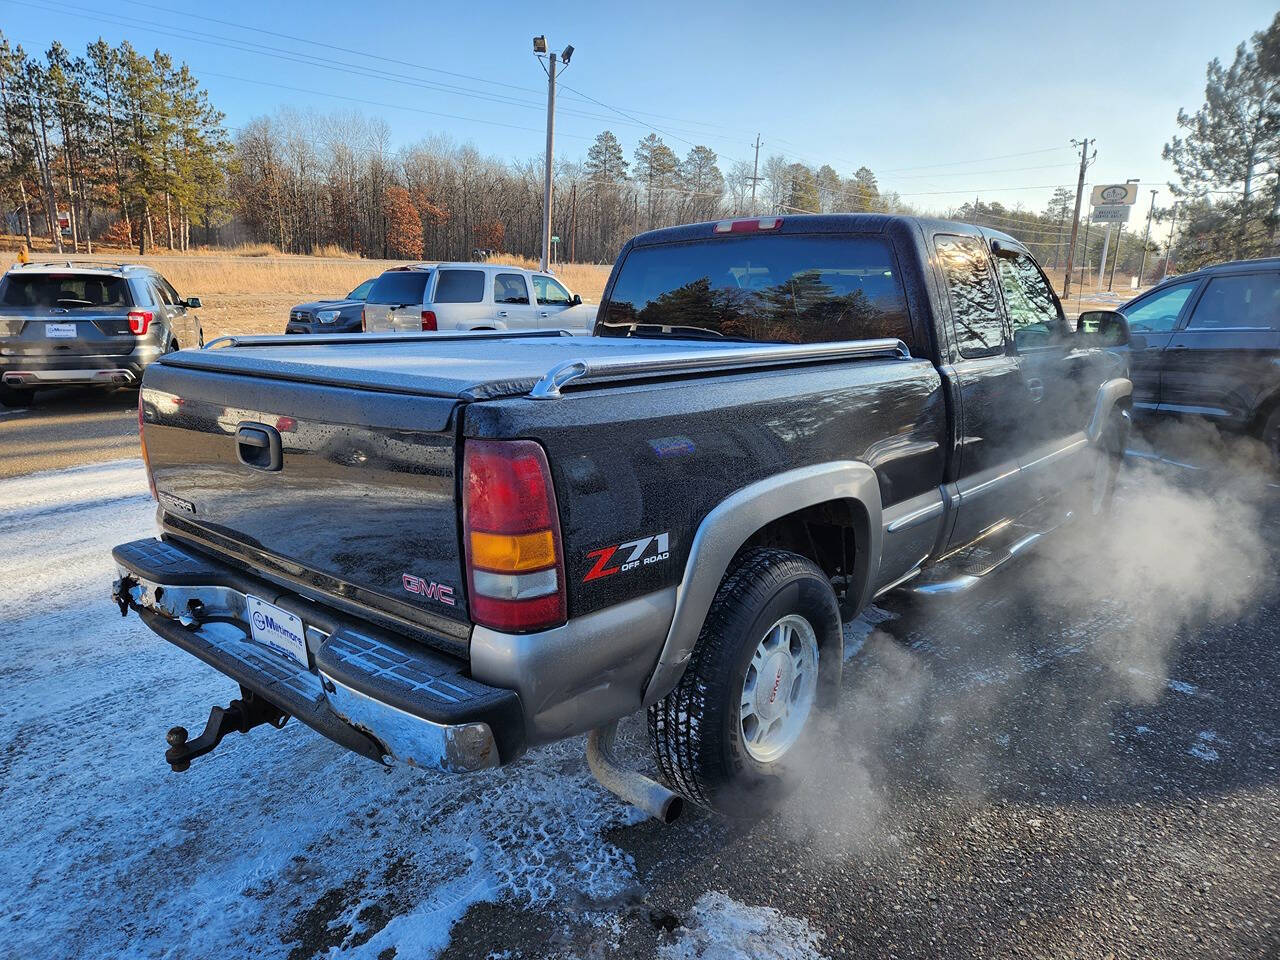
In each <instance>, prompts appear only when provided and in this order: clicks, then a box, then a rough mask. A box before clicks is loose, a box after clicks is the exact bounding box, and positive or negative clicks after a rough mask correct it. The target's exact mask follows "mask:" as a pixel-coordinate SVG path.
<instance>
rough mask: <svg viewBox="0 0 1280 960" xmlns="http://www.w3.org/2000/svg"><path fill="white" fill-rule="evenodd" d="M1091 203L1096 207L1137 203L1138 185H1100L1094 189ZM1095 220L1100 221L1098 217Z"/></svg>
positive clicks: (1090, 199)
mask: <svg viewBox="0 0 1280 960" xmlns="http://www.w3.org/2000/svg"><path fill="white" fill-rule="evenodd" d="M1089 202H1090V203H1091V204H1093V205H1094V206H1095V207H1100V206H1102V205H1104V204H1118V203H1130V204H1132V203H1137V202H1138V185H1137V184H1136V183H1100V184H1098V185H1097V186H1096V187H1094V188H1093V194H1092V195H1091V196H1090V197H1089ZM1094 219H1095V220H1096V219H1098V218H1097V216H1096V215H1095V216H1094Z"/></svg>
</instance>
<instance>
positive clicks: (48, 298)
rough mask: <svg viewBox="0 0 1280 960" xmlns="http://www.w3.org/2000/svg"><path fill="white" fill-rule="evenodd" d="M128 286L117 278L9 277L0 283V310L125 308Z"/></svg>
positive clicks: (127, 302)
mask: <svg viewBox="0 0 1280 960" xmlns="http://www.w3.org/2000/svg"><path fill="white" fill-rule="evenodd" d="M127 286H128V284H126V283H125V281H124V280H122V279H120V278H119V277H107V276H94V275H91V274H90V275H86V274H57V273H35V274H25V275H24V274H10V275H9V276H7V277H5V278H4V279H3V280H2V281H0V306H5V307H61V308H62V309H64V310H84V309H86V308H91V307H125V306H129V294H128V290H127V289H126V288H127Z"/></svg>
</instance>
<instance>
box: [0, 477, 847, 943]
mask: <svg viewBox="0 0 1280 960" xmlns="http://www.w3.org/2000/svg"><path fill="white" fill-rule="evenodd" d="M0 505H3V506H2V511H3V512H0V538H2V542H3V543H4V545H5V554H6V569H7V573H8V575H7V576H6V577H5V578H4V579H3V581H0V650H2V651H3V657H0V684H3V689H4V690H5V691H6V697H5V698H4V699H3V700H0V804H2V805H3V807H4V809H5V812H6V816H5V817H4V818H3V819H0V944H3V945H4V946H3V952H4V954H5V955H6V956H15V957H18V956H47V955H49V954H48V948H49V944H50V943H51V942H56V943H57V944H58V950H57V953H58V955H61V956H78V957H79V956H83V957H94V958H95V960H104V958H110V957H130V958H133V957H139V958H152V957H154V958H170V957H172V958H177V957H182V958H200V957H230V956H254V957H259V958H274V957H287V956H289V955H290V953H291V952H292V951H293V950H294V949H295V948H299V949H298V955H299V956H312V955H313V954H318V955H321V956H324V955H327V956H331V957H335V958H337V957H342V958H375V957H378V956H379V954H380V953H381V952H382V951H384V950H385V949H386V948H387V947H390V946H393V945H394V946H396V947H397V948H398V956H400V957H405V958H409V957H412V958H414V960H423V958H429V957H431V956H433V955H434V954H435V953H437V952H438V951H439V950H440V949H441V948H442V947H443V946H444V945H445V944H446V943H447V942H448V939H449V933H450V929H451V927H452V925H453V924H454V923H455V922H456V921H457V920H458V918H460V917H461V916H462V915H463V914H464V913H465V912H466V910H467V908H468V907H469V906H470V905H471V904H473V903H477V902H480V901H486V900H489V901H496V900H504V899H505V900H509V901H512V902H515V903H518V904H525V905H531V906H535V907H546V906H548V905H552V904H556V905H558V906H560V907H564V906H565V905H566V904H568V905H569V907H570V908H571V909H580V910H583V911H592V910H593V908H600V907H605V908H606V912H607V904H608V903H609V902H610V900H611V898H614V897H617V896H619V895H620V894H621V893H622V891H624V890H626V889H628V888H629V887H630V886H631V885H632V884H633V882H634V880H635V877H634V865H633V863H632V862H631V860H630V858H629V857H628V856H627V855H626V854H624V853H623V852H622V851H621V850H620V849H618V848H617V847H616V846H614V845H613V844H611V843H609V842H608V841H607V840H605V839H604V834H605V831H606V830H608V829H609V828H611V827H615V826H619V825H624V824H628V823H634V822H635V820H636V814H635V811H632V810H629V809H628V808H626V807H624V806H623V805H621V804H620V803H618V802H617V801H615V800H614V799H613V798H612V797H611V796H609V795H608V794H606V793H605V792H604V791H603V790H601V789H600V788H599V787H598V786H597V785H596V784H595V783H594V781H593V780H592V779H591V777H590V774H589V772H588V771H587V768H586V764H585V762H584V760H583V747H582V741H581V739H575V740H571V741H568V742H566V743H563V744H558V745H556V746H554V747H550V748H546V749H542V750H539V751H535V752H533V753H532V754H531V755H530V756H528V757H526V758H525V759H524V760H522V761H520V762H518V763H516V764H515V765H513V766H510V767H506V768H504V769H502V770H499V771H493V772H490V773H485V774H477V775H473V776H471V777H448V776H436V775H430V774H424V773H421V772H417V771H414V770H410V769H407V768H393V769H391V770H389V771H388V770H384V769H383V768H381V767H379V766H377V765H376V764H373V763H370V762H369V761H367V760H364V759H361V758H359V757H356V756H354V755H352V754H348V753H346V752H344V751H343V750H341V749H340V748H338V747H336V746H334V745H333V744H331V743H329V742H328V741H327V740H324V739H323V738H321V737H319V736H318V735H316V734H314V733H312V732H311V731H310V730H308V729H307V728H305V727H302V726H301V725H299V724H297V723H296V722H293V723H290V724H289V725H288V726H287V727H286V728H285V729H284V730H283V731H274V730H271V729H269V728H265V727H263V728H259V729H257V730H254V731H253V732H251V733H250V734H248V735H247V736H242V735H240V734H232V735H231V736H230V737H228V738H227V740H226V741H224V743H223V745H222V746H221V747H220V748H219V749H218V750H217V751H216V752H215V753H213V754H211V755H210V756H208V757H204V758H201V759H199V760H196V761H195V763H194V764H193V766H192V769H191V770H190V771H189V772H187V773H185V774H174V773H171V772H170V771H169V769H168V767H167V765H166V764H165V762H164V758H163V753H164V749H165V742H164V734H165V731H166V730H167V729H168V728H169V727H171V726H174V725H175V724H182V725H183V726H186V727H188V728H189V729H190V730H191V731H192V733H193V735H194V734H195V733H196V732H198V731H199V730H201V729H202V728H203V726H204V721H205V719H206V718H207V716H208V711H209V707H210V706H212V705H214V704H218V705H225V704H226V703H228V702H229V701H230V700H231V699H232V698H234V697H235V696H236V695H237V692H238V691H237V688H236V686H235V685H234V684H233V683H232V682H231V681H230V680H227V679H226V678H224V677H221V676H220V675H219V674H217V673H215V672H214V671H212V670H211V669H209V668H207V667H205V666H204V665H203V664H201V663H199V662H198V661H196V660H195V659H194V658H192V657H190V656H188V655H186V654H185V653H182V652H181V651H179V650H177V649H176V648H174V647H171V646H170V645H169V644H167V643H165V642H164V641H162V640H160V639H159V638H157V637H155V636H154V635H153V634H151V633H150V632H149V631H147V630H146V629H145V628H144V627H143V626H142V625H141V623H140V622H139V621H138V619H137V618H136V617H134V616H130V617H128V618H121V616H120V614H119V611H118V610H117V609H116V608H115V606H114V605H113V604H112V603H111V601H110V598H109V589H110V583H111V579H112V576H113V573H114V570H113V567H112V564H111V560H110V551H111V547H113V546H114V545H115V544H117V543H121V542H124V541H127V540H130V539H134V538H137V537H143V536H150V535H151V534H152V533H153V529H154V524H153V518H154V504H153V502H152V500H151V498H150V496H149V495H148V492H147V486H146V478H145V475H144V473H143V471H142V466H141V463H140V462H139V461H136V460H128V461H120V462H115V463H107V464H97V465H93V466H88V467H80V468H75V469H71V470H64V471H58V472H52V473H46V474H37V475H31V476H27V477H20V478H15V479H7V480H2V481H0ZM871 629H872V625H871V624H866V625H851V627H850V635H851V636H854V637H856V636H857V635H859V634H861V635H862V636H865V635H866V634H867V633H869V632H870V631H871ZM709 897H710V898H711V899H708V898H703V901H699V903H700V907H699V910H698V911H697V916H698V918H699V921H700V924H701V925H700V926H699V927H698V928H697V929H695V930H694V931H692V932H689V933H688V935H687V937H686V938H685V939H684V940H681V941H680V943H689V944H693V943H698V942H700V941H699V939H698V938H702V937H705V936H707V931H709V930H710V931H718V932H716V933H715V934H714V939H715V940H716V941H717V942H718V943H720V944H721V946H722V947H723V948H724V949H731V948H732V949H736V950H737V951H738V952H737V953H733V952H730V953H725V952H723V950H722V951H721V952H719V953H714V954H710V953H705V952H704V953H702V954H698V953H674V954H671V955H672V956H676V957H681V956H709V957H710V956H716V957H721V956H753V955H758V956H773V955H776V956H778V957H808V956H813V955H814V954H813V952H812V950H809V952H798V953H779V954H772V955H771V954H762V953H759V952H758V950H757V945H758V944H759V943H763V941H762V940H760V939H759V935H758V929H759V924H760V923H761V922H762V919H761V918H763V917H765V915H766V913H768V914H769V915H770V922H777V920H776V918H773V916H772V914H773V912H772V911H763V912H762V911H761V910H759V909H748V908H740V907H738V906H737V905H734V904H733V903H732V901H728V900H727V898H723V897H720V896H719V895H718V894H713V895H709ZM716 898H719V899H716ZM388 916H390V920H388V919H387V918H388ZM783 920H785V918H783ZM787 922H794V921H787ZM799 929H800V928H797V930H799ZM602 932H603V931H602ZM805 936H807V934H803V935H802V936H801V937H800V938H799V940H797V942H798V943H801V944H803V943H809V942H810V941H809V940H806V939H804V937H805ZM493 946H494V949H495V950H498V951H501V950H502V949H504V948H506V947H510V946H518V945H512V944H494V945H493ZM673 949H681V950H683V949H686V947H682V946H679V945H677V946H676V947H673ZM688 949H693V947H692V946H689V947H688Z"/></svg>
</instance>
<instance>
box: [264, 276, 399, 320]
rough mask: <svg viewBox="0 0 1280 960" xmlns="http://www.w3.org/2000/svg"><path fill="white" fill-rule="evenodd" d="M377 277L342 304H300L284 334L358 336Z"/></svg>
mask: <svg viewBox="0 0 1280 960" xmlns="http://www.w3.org/2000/svg"><path fill="white" fill-rule="evenodd" d="M377 279H378V278H377V277H370V278H369V279H368V280H366V281H365V282H364V283H362V284H360V286H358V287H356V288H355V289H354V290H352V291H351V292H350V293H348V294H347V295H346V297H344V298H343V299H341V300H316V301H315V302H313V303H300V304H298V305H297V306H296V307H294V308H293V309H292V310H290V311H289V322H288V323H287V324H285V328H284V332H285V333H355V332H357V331H358V330H359V329H360V311H362V310H363V309H364V302H365V300H367V299H368V297H369V290H370V289H371V288H372V287H373V282H374V281H375V280H377Z"/></svg>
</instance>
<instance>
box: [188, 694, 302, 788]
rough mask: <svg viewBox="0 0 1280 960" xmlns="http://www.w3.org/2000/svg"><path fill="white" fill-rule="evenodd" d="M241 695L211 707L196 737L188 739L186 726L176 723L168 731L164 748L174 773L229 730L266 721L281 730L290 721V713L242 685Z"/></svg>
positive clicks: (237, 730)
mask: <svg viewBox="0 0 1280 960" xmlns="http://www.w3.org/2000/svg"><path fill="white" fill-rule="evenodd" d="M240 696H241V699H239V700H232V701H231V703H230V704H229V705H228V706H227V707H225V708H224V707H214V708H213V709H212V710H210V711H209V722H208V723H206V724H205V727H204V732H203V733H202V734H200V736H198V737H196V738H195V739H194V740H188V739H187V736H188V734H187V728H186V727H174V728H173V729H171V730H170V731H169V732H168V733H167V734H165V740H166V741H168V743H169V749H168V750H166V751H165V752H164V758H165V760H167V761H168V762H169V766H170V767H171V768H172V769H173V771H174V772H175V773H182V772H183V771H185V770H187V769H188V768H190V766H191V761H192V760H194V759H195V758H196V757H203V756H204V755H205V754H206V753H209V752H211V751H212V750H213V748H214V747H216V746H217V745H218V744H220V743H221V742H222V738H223V737H225V736H226V735H227V734H229V733H248V732H249V731H250V730H252V729H253V728H254V727H260V726H262V724H264V723H269V724H271V726H273V727H275V728H276V729H277V730H279V729H280V728H281V727H283V726H284V725H285V724H286V723H287V722H288V721H289V715H288V714H287V713H285V712H284V711H283V710H281V709H280V708H279V707H277V706H276V705H275V704H274V703H271V702H270V701H268V700H264V699H263V698H262V697H260V696H258V695H257V694H255V693H254V692H253V691H252V690H246V689H245V688H244V687H241V688H240Z"/></svg>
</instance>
